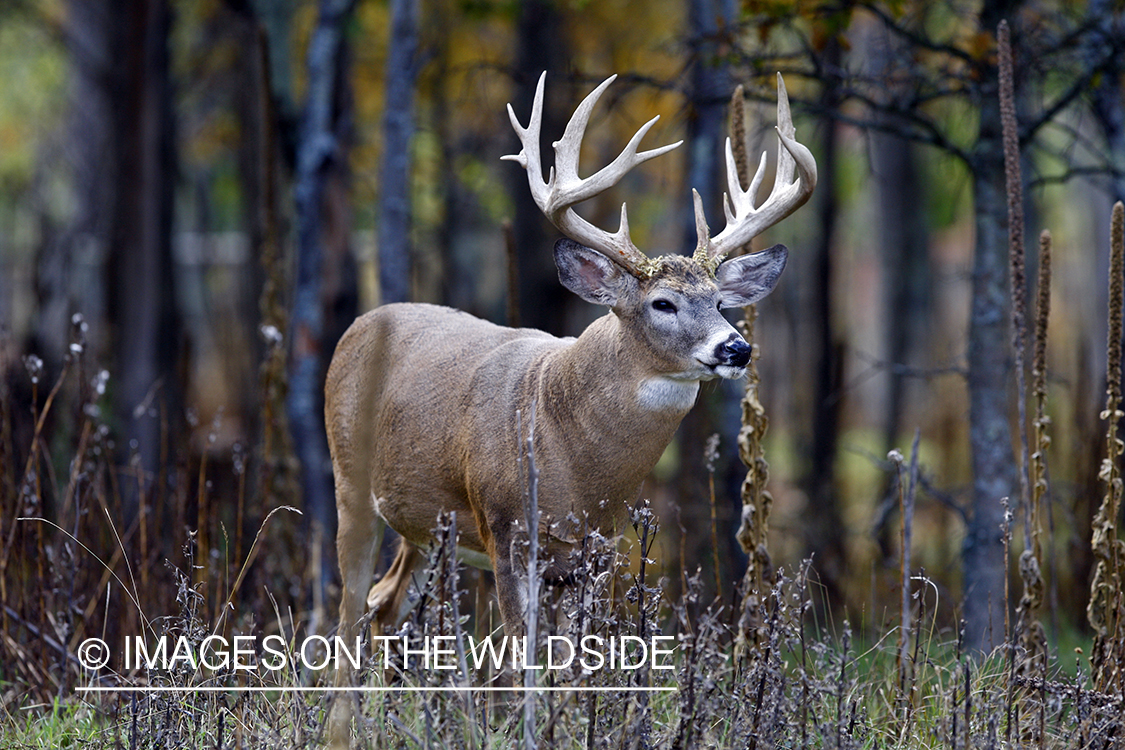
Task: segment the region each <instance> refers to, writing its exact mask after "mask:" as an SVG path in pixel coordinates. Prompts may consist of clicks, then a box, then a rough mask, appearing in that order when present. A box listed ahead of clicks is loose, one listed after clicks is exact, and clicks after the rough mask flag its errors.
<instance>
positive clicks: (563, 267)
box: [555, 239, 637, 307]
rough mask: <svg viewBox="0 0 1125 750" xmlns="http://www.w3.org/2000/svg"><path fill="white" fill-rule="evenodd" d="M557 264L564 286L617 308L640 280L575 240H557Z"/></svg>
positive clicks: (599, 302) (585, 296)
mask: <svg viewBox="0 0 1125 750" xmlns="http://www.w3.org/2000/svg"><path fill="white" fill-rule="evenodd" d="M555 265H556V266H557V267H558V269H559V281H560V282H562V285H563V286H565V287H566V288H567V289H569V290H570V291H572V292H574V293H575V294H577V295H578V296H579V297H581V298H582V299H584V300H586V301H587V302H592V303H594V304H595V305H606V306H607V307H613V306H614V305H616V304H617V301H618V300H619V299H621V298H622V297H623V296H625V295H626V294H627V293H628V292H630V291H631V290H633V289H636V288H637V280H636V279H635V278H633V276H632V275H631V274H629V272H628V271H626V270H625V269H624V268H622V267H621V266H619V265H617V264H616V263H614V262H613V261H611V260H610V259H609V258H607V257H605V256H604V255H602V254H601V253H599V252H597V251H595V250H591V249H590V248H588V247H586V246H585V245H579V244H578V243H577V242H574V241H572V240H567V239H562V240H559V241H558V242H556V243H555Z"/></svg>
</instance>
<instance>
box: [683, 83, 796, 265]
mask: <svg viewBox="0 0 1125 750" xmlns="http://www.w3.org/2000/svg"><path fill="white" fill-rule="evenodd" d="M776 129H777V135H778V141H779V144H778V158H777V174H776V176H775V177H774V183H773V190H772V191H770V196H769V198H767V199H766V200H765V201H764V202H763V203H762V205H761V206H759V207H757V208H755V207H754V199H755V197H756V196H757V192H758V186H759V185H760V184H761V182H762V178H763V176H764V175H765V166H766V162H765V158H766V155H765V154H764V153H763V154H762V159H761V161H759V162H758V170H757V171H756V172H755V173H754V179H753V180H751V182H750V187H749V189H747V190H743V189H742V185H741V183H740V181H739V179H738V173H737V170H736V168H735V164H734V155H733V153H732V150H731V144H730V139H729V138H728V139H727V185H728V190H729V192H728V194H727V195H726V196H724V200H723V209H724V212H725V213H726V220H727V225H726V227H725V228H724V229H723V231H722V232H720V233H719V234H717V235H715V236H714V237H710V236H709V230H708V228H707V219H706V217H705V216H704V214H703V205H702V201H700V200H698V199H697V200H696V201H695V212H696V218H695V224H696V231H697V233H698V235H699V245H698V247H697V248H696V251H695V252H696V258H697V259H699V260H701V261H705V262H706V263H707V264H708V265H709V266H710V267H712V268H714V267H717V266H718V265H719V263H720V262H721V261H722V259H723V258H724V257H725V256H727V255H728V254H730V253H731V252H732V251H734V250H735V249H736V248H738V247H741V246H743V245H746V244H747V243H749V242H750V240H752V239H753V238H754V237H756V236H757V235H759V234H761V233H762V232H763V231H765V230H766V229H767V228H769V227H771V226H773V225H774V224H776V223H777V222H779V221H781V220H782V219H784V218H785V217H786V216H788V215H789V214H791V213H793V212H794V211H796V210H797V209H798V208H800V207H801V206H802V205H804V203H805V201H807V200H808V199H809V196H810V195H812V191H813V188H815V187H816V160H815V159H814V158H813V155H812V152H810V151H809V150H808V149H807V148H805V146H803V145H802V144H800V143H798V142H797V140H796V129H795V128H794V127H793V117H792V115H791V113H790V110H789V95H788V93H787V92H786V90H785V82H784V81H783V80H782V78H781V74H780V73H779V74H778V76H777V128H776ZM794 171H796V173H797V175H796V177H797V179H796V180H795V181H794V179H793V173H794Z"/></svg>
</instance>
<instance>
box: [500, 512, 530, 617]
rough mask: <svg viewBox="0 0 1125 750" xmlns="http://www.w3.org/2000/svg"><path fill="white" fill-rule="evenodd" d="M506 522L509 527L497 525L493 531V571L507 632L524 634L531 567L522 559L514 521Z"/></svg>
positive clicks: (501, 615)
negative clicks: (514, 529)
mask: <svg viewBox="0 0 1125 750" xmlns="http://www.w3.org/2000/svg"><path fill="white" fill-rule="evenodd" d="M503 526H504V527H505V528H496V529H493V532H492V539H493V545H494V546H493V550H494V555H493V559H492V572H493V576H494V577H495V579H496V599H497V600H498V602H499V604H500V617H501V618H502V619H503V620H504V632H505V634H507V635H509V636H522V635H524V634H525V633H526V631H527V625H526V622H525V620H524V616H525V614H526V613H527V580H526V572H527V570H526V566H525V565H524V564H523V562H522V559H523V554H522V552H523V550H522V547H521V545H519V544H518V543H517V540H518V539H519V537H518V536H517V535H516V534H514V533H512V532H513V527H512V525H511V524H510V523H508V524H503ZM517 561H519V562H517Z"/></svg>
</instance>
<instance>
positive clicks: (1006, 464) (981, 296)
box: [963, 71, 1015, 652]
mask: <svg viewBox="0 0 1125 750" xmlns="http://www.w3.org/2000/svg"><path fill="white" fill-rule="evenodd" d="M993 75H995V72H994V71H993ZM973 158H974V161H973V164H972V170H973V204H974V211H975V214H976V248H975V254H974V258H973V292H972V296H973V300H972V309H971V312H970V320H969V352H968V355H969V356H968V360H969V382H968V387H969V450H970V453H971V457H972V467H973V499H972V509H973V513H972V519H971V520H970V522H969V528H968V531H967V534H966V536H965V542H964V548H963V560H964V566H965V584H964V594H965V643H966V645H967V647H969V648H970V649H975V650H980V651H985V652H987V651H990V650H991V649H992V648H993V647H994V646H995V645H996V644H998V643H1001V642H1003V640H1004V637H1005V633H1004V613H1005V608H1006V606H1007V602H1006V601H1005V592H1004V581H1005V578H1006V576H1007V560H1006V559H1005V557H1004V536H1003V531H1002V528H1001V527H1002V524H1003V523H1004V508H1003V505H1002V503H1001V501H1002V500H1003V499H1004V498H1012V489H1013V487H1014V479H1015V475H1014V469H1015V456H1014V454H1013V452H1012V434H1011V430H1010V425H1009V419H1008V417H1009V405H1010V399H1009V390H1008V376H1009V369H1010V356H1011V354H1010V348H1011V347H1010V344H1011V341H1010V337H1009V306H1010V304H1011V298H1010V294H1009V290H1008V254H1007V248H1008V217H1007V210H1008V209H1007V199H1006V194H1005V189H1004V157H1003V150H1002V145H1001V137H1000V110H999V104H998V102H997V99H996V97H994V96H993V97H987V98H986V99H985V100H984V102H983V106H982V108H981V129H980V137H979V139H978V141H977V144H976V147H975V149H974V152H973ZM1012 500H1013V502H1014V501H1015V498H1012Z"/></svg>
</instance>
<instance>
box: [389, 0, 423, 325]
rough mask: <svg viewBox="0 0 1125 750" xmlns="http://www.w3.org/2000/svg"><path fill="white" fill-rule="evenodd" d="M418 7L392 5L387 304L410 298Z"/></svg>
mask: <svg viewBox="0 0 1125 750" xmlns="http://www.w3.org/2000/svg"><path fill="white" fill-rule="evenodd" d="M417 57H418V2H417V0H392V2H391V38H390V48H389V52H388V56H387V70H386V91H387V94H386V104H385V105H384V110H383V169H382V179H381V180H380V198H379V217H380V218H379V292H380V301H381V302H382V304H387V303H390V302H406V301H407V300H409V299H410V298H411V293H410V265H411V264H410V261H411V257H410V255H411V247H410V146H411V141H412V140H413V138H414V89H415V81H416V79H417V73H418V70H417V67H418V60H417Z"/></svg>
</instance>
